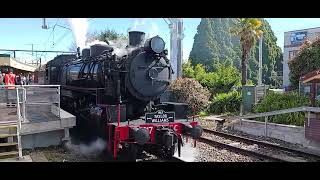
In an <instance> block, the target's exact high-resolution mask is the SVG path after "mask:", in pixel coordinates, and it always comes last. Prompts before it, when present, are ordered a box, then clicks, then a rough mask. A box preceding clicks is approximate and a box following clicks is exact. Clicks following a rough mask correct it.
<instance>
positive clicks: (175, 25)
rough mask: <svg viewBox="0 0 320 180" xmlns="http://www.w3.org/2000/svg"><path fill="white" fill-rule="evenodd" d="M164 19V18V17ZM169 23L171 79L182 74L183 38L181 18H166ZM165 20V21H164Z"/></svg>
mask: <svg viewBox="0 0 320 180" xmlns="http://www.w3.org/2000/svg"><path fill="white" fill-rule="evenodd" d="M164 20H165V21H166V19H164ZM168 20H169V22H170V24H168V25H169V28H170V60H171V62H172V69H173V71H174V72H175V74H173V80H174V79H176V78H178V77H181V76H182V59H183V53H182V39H183V19H182V18H168ZM166 22H167V21H166Z"/></svg>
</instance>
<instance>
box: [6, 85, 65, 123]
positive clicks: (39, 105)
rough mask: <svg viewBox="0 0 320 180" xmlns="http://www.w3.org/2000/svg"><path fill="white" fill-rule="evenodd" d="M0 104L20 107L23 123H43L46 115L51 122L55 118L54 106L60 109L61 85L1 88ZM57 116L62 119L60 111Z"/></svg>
mask: <svg viewBox="0 0 320 180" xmlns="http://www.w3.org/2000/svg"><path fill="white" fill-rule="evenodd" d="M18 99H19V102H18ZM17 102H18V103H17ZM0 104H1V105H2V106H14V107H17V108H18V105H19V108H20V115H21V117H22V121H23V122H24V121H28V120H31V119H32V121H43V116H44V115H45V116H46V118H45V119H46V120H50V117H52V116H54V115H53V114H52V113H51V112H52V106H57V107H58V109H60V85H21V86H20V85H19V86H17V85H16V86H0ZM57 116H58V117H59V118H60V111H58V113H57ZM41 118H42V119H41ZM48 118H49V119H48Z"/></svg>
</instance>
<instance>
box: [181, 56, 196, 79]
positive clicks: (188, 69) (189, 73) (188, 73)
mask: <svg viewBox="0 0 320 180" xmlns="http://www.w3.org/2000/svg"><path fill="white" fill-rule="evenodd" d="M182 74H183V77H188V78H194V70H193V66H192V65H191V61H190V60H188V61H187V62H186V63H183V64H182Z"/></svg>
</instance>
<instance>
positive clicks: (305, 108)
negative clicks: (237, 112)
mask: <svg viewBox="0 0 320 180" xmlns="http://www.w3.org/2000/svg"><path fill="white" fill-rule="evenodd" d="M294 112H320V108H318V107H308V106H301V107H297V108H290V109H282V110H277V111H270V112H264V113H256V114H249V115H243V116H236V118H240V119H245V118H248V119H249V118H257V117H265V116H275V115H279V114H287V113H294Z"/></svg>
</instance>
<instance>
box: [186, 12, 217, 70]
mask: <svg viewBox="0 0 320 180" xmlns="http://www.w3.org/2000/svg"><path fill="white" fill-rule="evenodd" d="M214 39H215V37H214V32H213V29H212V21H211V19H210V18H202V19H201V22H200V24H199V25H198V27H197V33H196V35H195V37H194V42H193V47H192V50H191V52H190V59H191V60H192V64H193V65H196V64H200V63H201V64H203V65H204V66H205V68H206V69H209V70H210V69H212V66H211V63H212V62H215V61H218V60H219V59H218V56H217V53H216V52H217V51H218V47H217V44H216V43H214Z"/></svg>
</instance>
